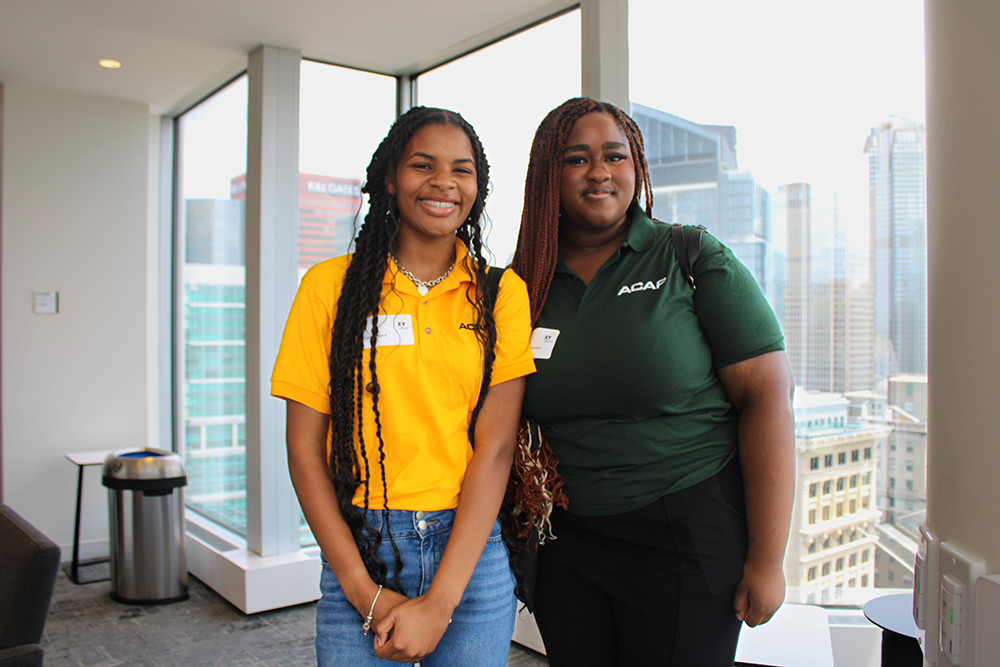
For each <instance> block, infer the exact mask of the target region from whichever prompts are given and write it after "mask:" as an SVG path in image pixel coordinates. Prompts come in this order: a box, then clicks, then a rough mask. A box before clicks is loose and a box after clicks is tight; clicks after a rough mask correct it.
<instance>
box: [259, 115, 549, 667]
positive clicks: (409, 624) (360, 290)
mask: <svg viewBox="0 0 1000 667" xmlns="http://www.w3.org/2000/svg"><path fill="white" fill-rule="evenodd" d="M488 183H489V165H488V163H487V162H486V157H485V155H484V154H483V148H482V145H481V144H480V142H479V139H478V137H477V136H476V133H475V131H474V130H473V129H472V127H471V126H470V125H469V124H468V123H467V122H466V121H465V120H464V119H463V118H462V117H461V116H459V115H458V114H456V113H453V112H450V111H445V110H442V109H428V108H424V107H417V108H414V109H411V110H410V111H408V112H407V113H405V114H403V115H402V116H401V117H400V118H399V119H398V120H397V121H396V123H395V124H394V125H393V126H392V129H391V130H390V131H389V134H388V136H386V138H385V139H384V140H383V141H382V143H381V144H380V145H379V147H378V150H376V151H375V154H374V156H373V157H372V161H371V164H370V165H369V167H368V178H367V182H366V184H365V185H364V187H363V188H362V189H363V191H364V192H365V193H366V194H368V195H369V198H370V208H369V212H368V214H367V215H366V216H365V220H364V223H363V225H362V227H361V230H360V231H359V233H358V237H357V240H356V243H355V252H354V253H353V254H351V255H347V256H345V257H338V258H334V259H330V260H327V261H325V262H321V263H320V264H317V265H316V266H314V267H312V268H311V269H310V270H309V271H308V272H307V273H306V275H305V276H304V277H303V279H302V284H301V286H300V288H299V291H298V294H297V295H296V297H295V301H294V303H293V305H292V309H291V312H290V313H289V316H288V322H287V324H286V326H285V333H284V336H283V337H282V342H281V349H280V351H279V353H278V358H277V361H276V362H275V367H274V372H273V374H272V376H271V393H272V394H273V395H275V396H278V397H280V398H284V399H286V401H287V423H288V425H287V445H288V466H289V472H290V473H291V477H292V482H293V484H294V486H295V491H296V494H297V495H298V498H299V502H300V504H301V506H302V510H303V512H304V513H305V517H306V520H307V521H308V522H309V527H310V528H311V529H312V532H313V535H314V536H315V537H316V540H317V542H318V543H319V545H320V547H321V549H322V552H323V556H324V563H323V572H322V576H321V581H320V588H321V592H322V598H321V600H320V602H319V605H318V606H317V612H316V625H317V636H316V652H317V658H318V661H319V664H320V665H321V667H333V666H338V667H364V666H368V665H372V666H374V665H381V664H391V663H389V662H387V661H395V662H407V663H410V662H414V661H422V663H423V665H424V667H433V666H435V665H440V666H444V665H484V666H492V667H502V665H504V664H505V663H506V657H507V653H508V650H509V648H510V638H511V634H512V632H513V627H514V605H515V598H514V579H513V576H512V575H511V571H510V566H509V563H508V558H507V551H506V549H505V547H504V544H503V541H502V539H501V536H500V525H499V522H498V521H497V514H498V511H499V507H500V502H501V500H502V498H503V495H504V490H505V487H506V484H507V476H508V473H509V471H510V466H511V458H512V455H513V451H514V446H515V438H516V434H517V423H518V419H519V415H520V408H521V398H522V395H523V391H524V376H525V375H527V374H528V373H531V372H532V371H533V370H534V364H533V362H532V357H531V351H530V349H529V347H528V337H529V334H530V326H529V313H528V300H527V294H526V292H525V288H524V283H523V281H522V280H521V279H520V278H519V277H518V276H517V275H515V274H514V273H513V272H512V271H507V272H506V273H504V275H503V277H502V279H501V281H500V289H499V293H498V294H497V296H496V304H495V306H494V307H493V308H489V307H486V300H485V281H486V267H487V262H486V259H485V257H484V248H483V245H482V228H481V221H480V218H481V216H482V214H483V207H484V204H485V199H486V192H487V188H488ZM487 369H489V370H487ZM484 383H485V384H487V386H488V387H489V390H488V392H487V393H485V394H484V393H482V392H481V388H482V386H483V385H484ZM473 422H474V427H473ZM473 436H474V439H475V449H473V448H472V446H471V445H472V443H471V440H472V438H473Z"/></svg>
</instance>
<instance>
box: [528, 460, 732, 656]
mask: <svg viewBox="0 0 1000 667" xmlns="http://www.w3.org/2000/svg"><path fill="white" fill-rule="evenodd" d="M557 512H558V513H557V514H556V515H554V518H553V531H554V533H555V535H556V537H557V539H556V540H554V541H551V542H546V544H545V546H544V547H543V548H542V550H541V551H540V553H539V560H538V583H537V589H536V593H535V595H536V598H535V603H536V607H537V609H536V611H535V619H536V621H537V622H538V628H539V630H540V632H541V634H542V639H543V640H544V641H545V649H546V652H547V653H548V657H549V664H550V665H552V667H587V666H590V665H593V666H594V667H611V666H613V665H621V666H623V667H624V666H626V665H627V666H629V667H639V666H642V665H657V666H668V665H673V666H674V667H694V666H698V665H705V666H706V667H707V666H711V667H716V666H718V667H721V666H722V665H725V666H726V667H732V664H733V659H734V656H735V654H736V642H737V640H738V639H739V634H740V626H741V622H740V621H737V620H736V614H735V612H734V611H733V595H734V593H735V589H736V585H737V584H738V583H739V582H740V580H741V579H742V578H743V563H744V561H745V560H746V553H747V526H746V517H745V514H744V502H743V481H742V478H741V476H740V468H739V464H738V462H737V461H735V460H734V461H733V462H731V463H730V464H729V465H727V466H726V467H725V468H724V469H723V470H722V471H721V472H719V473H718V474H717V475H715V476H713V477H710V478H709V479H707V480H705V481H703V482H700V483H698V484H696V485H694V486H692V487H690V488H687V489H684V490H682V491H678V492H676V493H672V494H669V495H667V496H664V497H663V498H661V499H659V500H657V501H656V502H654V503H652V504H650V505H647V506H646V507H642V508H640V509H637V510H633V511H631V512H626V513H624V514H617V515H613V516H600V517H587V516H580V515H575V514H571V513H569V512H565V511H560V510H557Z"/></svg>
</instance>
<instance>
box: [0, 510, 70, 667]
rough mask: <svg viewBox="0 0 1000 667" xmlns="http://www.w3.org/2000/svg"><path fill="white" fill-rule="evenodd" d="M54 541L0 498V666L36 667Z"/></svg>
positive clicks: (55, 558) (55, 555)
mask: <svg viewBox="0 0 1000 667" xmlns="http://www.w3.org/2000/svg"><path fill="white" fill-rule="evenodd" d="M60 555H61V550H60V549H59V546H58V545H57V544H56V543H55V542H53V541H52V540H50V539H49V538H47V537H45V536H44V535H42V534H41V533H40V532H38V530H37V529H36V528H35V527H34V526H32V525H31V524H30V523H28V522H27V521H25V520H24V519H23V518H21V516H20V515H18V514H17V512H15V511H14V510H12V509H11V508H10V507H8V506H7V505H2V504H0V667H41V665H42V647H41V646H39V644H40V643H41V641H42V631H43V630H44V629H45V619H46V618H47V616H48V614H49V603H50V602H51V601H52V589H53V588H54V587H55V583H56V574H58V572H59V557H60Z"/></svg>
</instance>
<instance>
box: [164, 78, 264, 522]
mask: <svg viewBox="0 0 1000 667" xmlns="http://www.w3.org/2000/svg"><path fill="white" fill-rule="evenodd" d="M176 128H177V132H176V141H177V153H178V163H177V171H178V179H177V189H178V192H177V199H176V200H177V202H178V204H177V223H176V224H177V227H178V229H177V233H176V235H175V236H176V238H177V239H178V240H177V244H178V245H177V252H175V255H176V256H178V260H177V261H178V262H179V267H178V270H179V272H180V280H179V281H178V283H177V285H178V286H177V288H176V293H175V296H174V300H175V303H176V304H177V305H176V308H177V312H176V313H175V316H174V317H175V319H176V320H178V321H179V322H181V323H182V329H181V331H180V334H179V341H178V346H177V350H176V356H177V359H176V361H175V365H174V367H175V369H176V370H175V373H176V374H177V375H178V377H177V380H176V381H177V383H178V384H179V389H180V397H179V405H178V406H177V409H176V410H175V413H176V414H177V419H178V423H177V425H176V428H175V433H176V436H175V437H176V438H177V439H178V442H177V451H178V452H179V453H181V454H182V455H183V457H184V463H185V467H186V470H187V476H188V487H187V489H186V490H185V500H186V502H187V506H188V508H189V509H191V510H194V511H196V512H198V513H200V514H203V515H205V516H207V517H209V518H210V519H213V520H215V521H218V522H219V523H221V524H222V525H224V526H226V527H227V528H229V529H230V530H232V531H234V532H236V533H240V534H245V533H246V442H245V437H246V425H245V422H246V417H245V415H246V409H245V407H244V406H245V392H244V378H245V375H246V360H245V357H244V350H245V345H244V340H245V336H244V312H245V307H244V304H245V298H244V284H245V275H244V274H245V272H244V263H245V257H244V255H245V218H246V213H245V207H244V186H245V179H244V178H243V176H244V174H246V156H247V77H246V76H245V75H244V76H241V77H239V78H238V79H236V80H235V81H233V82H232V83H230V84H229V85H227V86H226V87H225V88H222V89H221V90H219V91H218V92H216V93H215V94H213V95H212V96H211V97H209V98H208V99H206V100H205V101H203V102H201V103H200V104H198V105H197V106H196V107H194V108H193V109H191V110H190V111H188V112H187V113H185V114H184V115H182V116H180V117H179V118H178V119H177V123H176Z"/></svg>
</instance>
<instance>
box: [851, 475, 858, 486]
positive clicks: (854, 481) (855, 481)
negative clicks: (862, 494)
mask: <svg viewBox="0 0 1000 667" xmlns="http://www.w3.org/2000/svg"><path fill="white" fill-rule="evenodd" d="M851 488H852V489H856V488H858V476H857V475H851Z"/></svg>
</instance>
